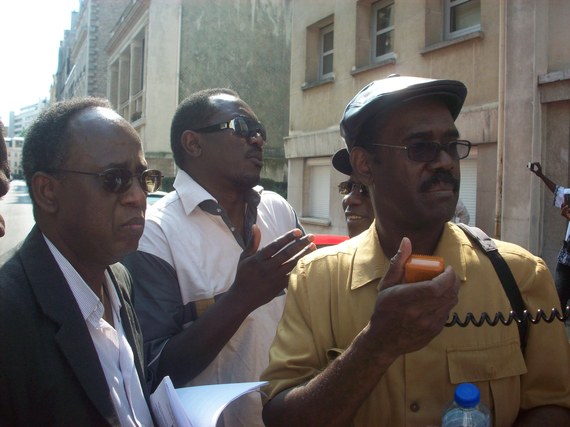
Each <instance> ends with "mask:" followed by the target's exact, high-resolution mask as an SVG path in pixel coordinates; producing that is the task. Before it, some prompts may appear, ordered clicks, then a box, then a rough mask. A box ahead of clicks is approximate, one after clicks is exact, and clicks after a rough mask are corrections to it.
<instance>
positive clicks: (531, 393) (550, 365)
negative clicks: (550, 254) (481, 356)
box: [517, 257, 570, 409]
mask: <svg viewBox="0 0 570 427" xmlns="http://www.w3.org/2000/svg"><path fill="white" fill-rule="evenodd" d="M533 258H534V260H530V259H526V258H525V260H524V261H525V262H524V264H525V265H526V267H523V269H519V271H518V273H519V274H518V275H517V276H518V277H517V282H518V283H519V284H520V287H521V293H522V296H523V299H524V300H525V304H526V306H527V310H528V312H529V313H531V314H532V315H533V317H534V316H536V314H537V310H538V309H539V308H540V309H542V310H543V311H544V312H545V313H546V315H549V314H550V312H551V309H552V308H553V307H557V308H559V305H560V303H559V300H558V297H557V294H556V289H555V287H554V282H553V280H552V276H551V274H550V271H549V270H548V268H547V267H546V265H545V264H544V261H543V260H542V259H540V258H537V257H533ZM532 269H534V271H532ZM521 273H522V274H521ZM524 358H525V363H526V367H527V373H526V374H524V375H523V376H522V377H521V408H522V409H531V408H533V407H537V406H543V405H558V406H562V407H566V408H570V363H569V361H570V343H569V341H568V336H567V332H566V329H565V327H564V323H563V322H561V321H559V320H558V319H555V320H554V321H553V322H552V323H548V322H545V321H544V320H541V321H540V322H538V323H536V324H532V323H531V324H529V328H528V339H527V347H526V350H525V354H524Z"/></svg>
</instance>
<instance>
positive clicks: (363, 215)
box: [332, 148, 374, 237]
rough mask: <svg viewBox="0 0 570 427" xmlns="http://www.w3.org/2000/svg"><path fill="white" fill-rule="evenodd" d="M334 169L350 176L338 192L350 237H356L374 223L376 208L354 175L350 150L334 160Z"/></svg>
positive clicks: (341, 184)
mask: <svg viewBox="0 0 570 427" xmlns="http://www.w3.org/2000/svg"><path fill="white" fill-rule="evenodd" d="M332 165H333V167H334V168H335V169H336V170H337V171H339V172H341V173H343V174H345V175H348V176H349V179H348V180H347V181H342V182H341V183H340V184H338V192H339V194H340V195H341V196H343V198H342V209H343V210H344V217H345V219H346V226H347V228H348V236H349V237H354V236H357V235H358V234H360V233H362V232H363V231H364V230H367V229H368V227H370V224H372V221H374V208H373V207H372V201H371V200H370V195H369V194H368V188H366V186H365V185H363V184H361V183H360V182H358V178H356V177H355V176H354V174H353V173H352V166H350V158H349V154H348V150H347V149H346V148H341V149H340V150H338V151H337V152H336V153H334V156H333V158H332Z"/></svg>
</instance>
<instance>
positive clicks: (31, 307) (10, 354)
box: [0, 227, 148, 426]
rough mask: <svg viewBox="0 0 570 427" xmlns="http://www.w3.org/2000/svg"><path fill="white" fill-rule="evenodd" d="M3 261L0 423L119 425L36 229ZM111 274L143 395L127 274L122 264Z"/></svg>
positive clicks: (79, 319)
mask: <svg viewBox="0 0 570 427" xmlns="http://www.w3.org/2000/svg"><path fill="white" fill-rule="evenodd" d="M0 265H1V267H0V425H1V426H4V425H10V426H12V425H20V426H39V425H42V426H104V425H113V426H114V425H117V426H118V425H119V419H118V416H117V414H116V412H115V409H114V406H113V402H112V401H111V397H110V393H109V388H108V386H107V382H106V380H105V374H104V373H103V368H102V367H101V364H100V363H99V358H98V356H97V352H96V350H95V346H94V345H93V341H92V340H91V336H90V335H89V331H88V329H87V326H86V324H85V321H84V319H83V316H82V315H81V311H80V310H79V306H78V305H77V302H76V301H75V298H74V296H73V293H72V292H71V290H70V289H69V286H68V284H67V281H66V280H65V278H64V276H63V273H62V272H61V270H60V269H59V266H58V265H57V262H56V261H55V259H54V258H53V256H52V254H51V252H50V250H49V248H48V247H47V244H46V243H45V240H44V238H43V236H42V234H41V232H40V231H39V229H38V228H37V227H34V228H33V229H32V231H31V232H30V234H29V235H28V236H27V238H26V239H25V240H24V242H23V243H22V245H21V246H20V247H19V248H18V249H16V250H14V251H12V252H10V253H8V254H6V256H4V257H3V259H1V260H0ZM109 273H110V275H111V277H112V278H113V282H114V285H115V288H116V289H117V293H118V294H119V298H120V300H121V304H122V309H121V313H120V315H121V319H122V322H123V328H124V330H125V335H126V337H127V339H128V341H129V343H130V345H131V347H132V349H133V353H134V357H135V365H136V369H137V372H138V374H139V378H140V379H141V385H142V387H143V390H144V391H145V396H146V397H147V401H148V393H147V391H146V384H145V379H144V378H145V377H144V374H143V372H144V371H143V366H144V364H143V356H142V355H143V349H142V335H141V333H140V329H139V325H138V323H137V320H136V317H135V314H134V310H133V307H132V304H131V301H130V292H131V289H130V287H131V285H132V283H131V278H130V276H129V275H128V273H127V272H126V270H125V268H124V267H123V266H122V265H120V264H115V265H112V266H111V267H109Z"/></svg>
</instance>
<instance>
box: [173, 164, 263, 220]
mask: <svg viewBox="0 0 570 427" xmlns="http://www.w3.org/2000/svg"><path fill="white" fill-rule="evenodd" d="M173 186H174V189H175V190H176V192H177V193H178V196H179V197H180V201H181V202H182V206H183V207H184V212H185V213H186V215H190V213H192V212H193V211H194V209H196V208H197V207H198V205H199V204H200V203H202V202H203V201H205V200H214V201H215V202H216V203H218V201H217V200H216V198H215V197H214V196H212V195H211V194H210V193H208V191H206V190H205V189H204V187H202V186H201V185H200V184H198V183H197V182H196V181H195V180H194V178H192V177H191V176H190V175H188V174H187V173H186V172H184V171H183V170H181V169H180V170H178V172H177V173H176V178H175V179H174V184H173ZM262 191H263V188H262V187H261V186H259V185H258V186H255V187H253V188H252V189H251V190H250V191H248V192H247V193H246V195H245V201H246V203H247V204H248V205H250V206H252V207H255V208H257V205H259V201H260V200H261V192H262Z"/></svg>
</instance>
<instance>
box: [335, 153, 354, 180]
mask: <svg viewBox="0 0 570 427" xmlns="http://www.w3.org/2000/svg"><path fill="white" fill-rule="evenodd" d="M332 165H333V167H334V168H335V169H336V170H337V171H339V172H341V173H343V174H345V175H349V176H350V175H352V166H351V165H350V154H349V153H348V150H347V149H346V148H341V149H340V150H338V151H337V152H336V153H334V155H333V158H332Z"/></svg>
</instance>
